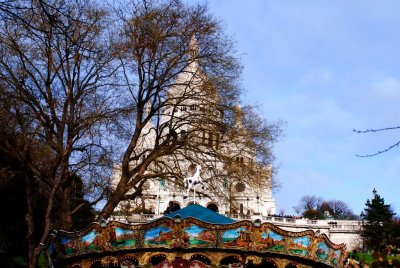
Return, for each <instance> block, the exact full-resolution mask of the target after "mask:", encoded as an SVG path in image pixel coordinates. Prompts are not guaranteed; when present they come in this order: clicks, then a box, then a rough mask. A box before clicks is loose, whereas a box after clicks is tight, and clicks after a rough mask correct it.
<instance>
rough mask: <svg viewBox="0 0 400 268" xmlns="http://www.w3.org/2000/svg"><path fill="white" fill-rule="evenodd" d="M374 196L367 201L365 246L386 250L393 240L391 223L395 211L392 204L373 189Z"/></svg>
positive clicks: (364, 229)
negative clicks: (387, 202) (391, 206)
mask: <svg viewBox="0 0 400 268" xmlns="http://www.w3.org/2000/svg"><path fill="white" fill-rule="evenodd" d="M373 194H374V198H373V199H372V200H369V199H368V200H367V202H366V203H365V205H366V208H365V209H364V210H365V212H366V213H365V215H366V216H365V220H366V222H365V224H364V225H363V230H362V237H363V239H364V246H365V247H366V248H368V249H372V250H375V251H382V250H384V249H385V248H386V247H387V246H388V245H389V244H390V242H391V240H392V237H391V231H390V230H391V228H390V227H391V225H392V221H393V216H394V215H395V213H393V211H392V209H391V208H390V205H387V204H385V200H384V199H383V198H382V197H381V196H380V195H378V194H377V191H376V190H375V189H374V190H373Z"/></svg>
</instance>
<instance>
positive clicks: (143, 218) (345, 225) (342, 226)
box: [110, 214, 361, 231]
mask: <svg viewBox="0 0 400 268" xmlns="http://www.w3.org/2000/svg"><path fill="white" fill-rule="evenodd" d="M162 216H163V215H156V214H132V215H130V216H111V217H110V220H116V221H121V222H127V223H145V222H149V221H151V220H154V219H157V218H160V217H162ZM225 216H227V217H229V218H231V219H234V220H238V221H239V220H251V221H254V220H256V219H260V220H262V222H271V223H275V224H277V225H278V226H279V225H282V226H288V227H289V226H291V227H296V226H310V227H311V228H329V229H332V230H349V231H350V230H359V229H360V228H361V224H360V222H359V221H346V220H337V221H336V220H335V221H332V220H329V221H328V220H308V219H304V218H292V217H290V218H287V217H277V216H262V215H248V214H225Z"/></svg>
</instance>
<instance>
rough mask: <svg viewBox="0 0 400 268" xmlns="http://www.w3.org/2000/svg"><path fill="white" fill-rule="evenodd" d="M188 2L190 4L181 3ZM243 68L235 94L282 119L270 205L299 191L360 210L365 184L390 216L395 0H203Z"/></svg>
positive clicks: (397, 60) (398, 47) (399, 48)
mask: <svg viewBox="0 0 400 268" xmlns="http://www.w3.org/2000/svg"><path fill="white" fill-rule="evenodd" d="M187 2H192V3H194V2H196V1H194V0H193V1H187ZM208 5H209V8H210V10H211V12H212V13H213V14H214V15H215V16H216V17H218V18H220V19H221V20H222V21H223V23H224V25H225V27H226V29H225V30H226V33H227V34H228V35H231V36H232V38H233V39H234V40H235V41H236V47H237V50H238V52H239V54H240V55H241V59H242V63H243V65H244V73H243V79H242V85H243V87H244V89H245V91H246V96H245V97H244V99H243V101H244V102H247V103H255V104H258V105H260V113H261V114H262V116H263V117H264V118H265V119H267V120H271V121H273V120H277V119H282V120H283V121H286V122H287V125H286V128H285V131H284V134H285V136H284V137H283V138H282V139H281V141H280V142H279V143H278V144H277V145H276V146H275V148H274V150H275V154H276V157H277V161H276V164H277V166H279V174H278V175H277V179H278V181H279V182H280V184H281V185H282V187H281V189H280V190H279V191H278V192H276V193H275V198H276V202H277V206H278V211H280V210H284V212H285V214H294V212H293V209H292V207H293V206H295V205H296V204H297V203H298V201H299V199H300V198H301V196H303V195H317V196H321V197H323V198H324V199H337V200H342V201H344V202H346V203H347V204H348V205H349V206H350V207H351V208H352V209H353V211H354V212H355V213H356V214H360V212H361V210H362V209H363V208H364V204H365V201H366V200H367V198H371V196H372V193H371V192H372V189H373V188H374V187H375V188H376V189H377V191H378V194H380V195H381V196H382V197H384V198H385V202H386V203H389V204H391V205H392V207H393V208H394V210H395V211H396V212H397V213H398V214H400V194H399V192H400V187H399V174H400V156H399V152H400V148H395V149H394V150H392V151H390V152H388V153H385V154H383V155H379V156H376V157H372V158H359V157H356V156H355V155H356V154H369V153H374V152H376V151H378V150H381V149H385V148H386V147H388V146H390V145H391V144H393V143H395V142H397V141H398V140H399V139H400V130H393V131H390V132H384V133H375V134H355V133H353V131H352V129H360V130H363V129H370V128H383V127H392V126H398V125H400V122H399V121H400V120H399V114H400V105H399V103H400V102H399V101H400V16H399V15H398V11H399V10H400V2H399V1H394V0H393V1H385V0H381V1H365V0H364V1H361V0H360V1H358V0H353V1H344V0H335V1H333V0H329V1H307V0H303V1H295V0H292V1H286V0H280V1H268V0H248V1H242V0H210V1H208Z"/></svg>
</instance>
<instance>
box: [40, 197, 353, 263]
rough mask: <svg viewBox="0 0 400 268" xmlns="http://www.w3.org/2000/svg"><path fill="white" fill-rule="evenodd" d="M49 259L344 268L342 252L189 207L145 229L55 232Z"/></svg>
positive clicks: (310, 236)
mask: <svg viewBox="0 0 400 268" xmlns="http://www.w3.org/2000/svg"><path fill="white" fill-rule="evenodd" d="M48 253H49V255H50V257H51V259H52V262H53V266H54V267H68V268H80V267H81V268H114V267H121V268H128V267H129V268H133V267H135V268H136V267H143V268H152V267H156V268H211V267H226V268H228V267H230V268H231V267H236V268H240V267H243V268H245V267H248V268H253V267H260V268H261V267H279V268H293V267H299V268H300V267H343V266H344V260H345V259H346V246H345V245H344V244H340V245H336V244H334V243H332V242H331V241H330V240H329V238H328V237H327V236H326V235H325V234H322V235H317V234H316V233H314V232H313V231H311V230H308V231H303V232H290V231H286V230H283V229H281V228H278V227H277V226H275V225H273V224H271V223H267V222H266V223H261V221H260V220H256V221H254V222H252V221H248V220H244V221H237V222H236V221H234V220H232V219H230V218H227V217H225V216H223V215H220V214H218V213H215V212H214V211H212V210H209V209H207V208H204V207H202V206H200V205H196V204H194V205H190V206H187V207H185V208H183V209H181V210H178V211H175V212H173V213H170V214H168V215H165V216H164V217H161V218H159V219H157V220H154V221H152V222H148V223H144V224H135V225H133V224H127V223H122V222H117V221H109V222H107V221H101V222H99V223H92V224H91V225H89V226H88V227H86V228H85V229H83V230H81V231H78V232H65V231H57V232H54V233H53V238H52V240H51V241H50V242H49V246H48Z"/></svg>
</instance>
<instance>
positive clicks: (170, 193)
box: [114, 38, 276, 218]
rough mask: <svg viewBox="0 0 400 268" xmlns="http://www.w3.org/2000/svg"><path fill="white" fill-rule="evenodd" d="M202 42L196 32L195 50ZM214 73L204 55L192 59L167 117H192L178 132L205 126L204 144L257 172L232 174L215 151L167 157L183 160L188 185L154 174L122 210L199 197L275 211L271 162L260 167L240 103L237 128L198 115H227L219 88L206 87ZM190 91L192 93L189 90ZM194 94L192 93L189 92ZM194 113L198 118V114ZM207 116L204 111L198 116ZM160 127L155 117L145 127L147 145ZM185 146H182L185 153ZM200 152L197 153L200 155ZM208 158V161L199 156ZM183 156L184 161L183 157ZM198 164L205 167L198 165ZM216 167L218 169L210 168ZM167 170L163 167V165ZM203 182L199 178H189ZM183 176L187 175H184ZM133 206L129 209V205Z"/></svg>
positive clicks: (156, 208)
mask: <svg viewBox="0 0 400 268" xmlns="http://www.w3.org/2000/svg"><path fill="white" fill-rule="evenodd" d="M197 49H198V48H197V42H196V41H195V39H194V38H192V40H191V53H197V52H196V51H197ZM207 81H208V79H207V76H206V75H205V73H204V72H203V71H202V69H201V64H200V63H199V61H198V60H194V61H193V62H191V63H190V64H189V65H188V66H187V67H186V68H185V70H183V71H182V73H180V74H179V75H178V77H177V81H176V82H175V83H174V85H173V86H171V88H170V89H169V92H168V94H169V100H170V104H171V105H170V106H167V108H166V110H165V111H164V113H163V119H162V120H161V121H162V122H168V121H171V122H172V121H174V120H175V121H176V119H177V118H179V119H182V118H190V120H191V121H190V123H188V124H183V123H182V122H184V120H181V121H180V126H179V127H178V128H176V129H177V130H178V131H177V132H178V133H177V134H178V135H180V136H182V135H186V133H189V132H193V131H191V130H192V129H193V128H196V127H197V128H199V129H201V130H200V131H197V134H196V137H194V138H193V136H192V137H191V138H192V139H194V140H196V141H197V142H201V143H202V144H204V146H203V147H202V148H203V150H218V151H219V152H223V153H224V154H226V155H229V157H230V158H231V159H232V162H235V163H234V164H235V166H236V168H237V169H240V167H241V166H243V165H253V166H255V167H256V169H257V170H258V172H257V173H254V174H255V175H254V177H253V178H252V179H251V180H248V179H247V180H246V179H243V178H241V177H240V176H230V174H229V172H227V169H228V167H227V166H226V164H223V163H221V162H219V161H218V160H217V159H215V158H213V157H212V154H208V155H205V154H204V153H203V154H201V155H200V154H199V155H198V156H196V155H191V156H190V157H182V158H181V159H176V158H174V159H172V158H171V159H167V161H169V160H170V161H175V162H174V164H175V165H177V164H178V165H179V166H180V168H181V169H182V170H184V171H186V172H184V177H186V178H187V182H190V183H189V184H186V186H187V187H185V185H184V183H183V181H180V183H177V181H176V180H178V179H176V180H175V181H173V180H165V179H163V178H158V179H152V180H148V181H147V182H146V183H145V185H144V187H143V188H144V190H143V192H142V193H143V195H142V198H141V199H140V200H139V199H136V200H132V201H126V202H122V203H121V204H120V205H119V207H118V208H117V211H118V210H119V211H120V212H123V211H126V212H127V213H129V209H132V208H135V207H141V208H142V209H144V211H145V212H147V213H154V214H163V213H166V212H169V211H171V210H176V209H179V208H183V207H186V206H187V205H189V204H191V203H194V202H195V203H197V204H200V205H202V206H204V207H207V208H210V209H212V210H214V211H217V212H219V213H222V214H237V215H246V216H248V217H249V218H250V216H252V215H260V216H267V215H269V214H275V212H276V205H275V200H274V198H273V196H272V189H271V167H270V166H269V167H260V166H258V165H257V163H256V154H255V152H254V150H253V149H251V148H248V147H249V146H248V145H247V144H246V143H244V142H242V141H243V140H244V139H243V137H244V136H245V135H246V129H245V128H244V127H243V125H242V122H241V120H242V117H241V108H240V105H237V107H236V110H237V115H236V117H235V123H234V127H233V129H234V131H231V132H230V133H224V134H221V133H219V132H218V131H215V128H213V126H212V125H210V124H208V123H204V122H199V123H198V125H196V124H193V122H194V121H196V120H197V119H196V115H197V116H198V115H201V114H202V113H205V112H207V113H211V116H212V117H213V118H214V120H218V118H222V116H223V115H222V111H220V110H218V109H213V108H212V107H213V105H212V103H213V102H218V101H219V96H218V95H217V93H216V90H212V89H211V90H210V91H208V92H204V86H201V85H204V84H205V83H207ZM188 91H189V92H190V94H188ZM188 96H192V97H191V98H188ZM193 118H194V119H193ZM197 118H201V117H197ZM155 129H156V127H155V126H154V124H153V123H152V122H149V123H148V125H146V127H145V129H144V131H143V133H146V136H144V137H143V138H142V140H141V141H140V142H141V147H142V148H141V149H143V150H145V149H146V148H152V146H154V140H155V139H154V135H156V132H155ZM184 153H185V152H180V154H184ZM196 157H197V159H196ZM199 158H203V159H202V161H196V160H198V159H199ZM177 162H178V163H177ZM196 167H198V168H200V169H201V171H200V170H197V173H196ZM114 170H115V171H114V184H115V181H116V180H118V178H119V172H118V165H117V166H116V167H115V169H114ZM210 170H212V171H213V172H210ZM159 172H160V173H162V170H161V171H159ZM191 177H195V178H194V179H196V180H198V181H200V182H201V183H198V184H196V183H193V182H192V181H191V180H190V179H189V178H191ZM180 180H181V179H180ZM127 208H128V210H127Z"/></svg>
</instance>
